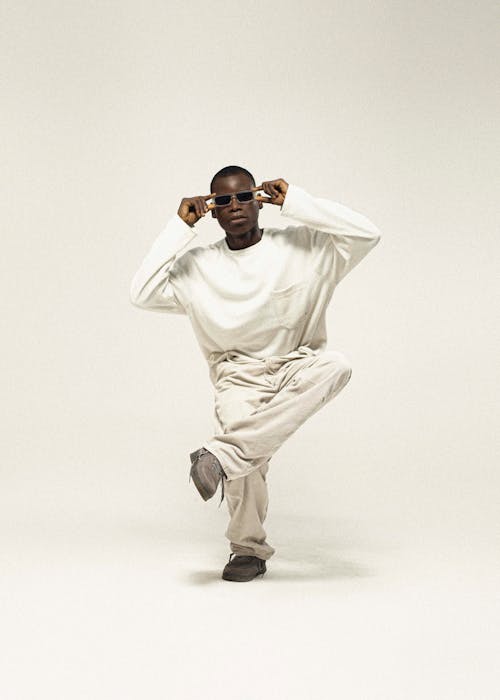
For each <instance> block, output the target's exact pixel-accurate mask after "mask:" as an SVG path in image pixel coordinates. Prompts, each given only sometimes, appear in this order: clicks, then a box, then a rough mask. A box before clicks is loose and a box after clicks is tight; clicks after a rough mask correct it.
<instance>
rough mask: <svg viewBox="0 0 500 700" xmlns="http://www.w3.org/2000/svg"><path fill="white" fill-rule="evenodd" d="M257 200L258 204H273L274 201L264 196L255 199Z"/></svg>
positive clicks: (257, 196)
mask: <svg viewBox="0 0 500 700" xmlns="http://www.w3.org/2000/svg"><path fill="white" fill-rule="evenodd" d="M255 200H256V201H257V202H270V203H271V204H272V199H271V197H263V196H262V195H260V194H258V195H256V197H255Z"/></svg>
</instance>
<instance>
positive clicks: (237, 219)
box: [230, 216, 247, 224]
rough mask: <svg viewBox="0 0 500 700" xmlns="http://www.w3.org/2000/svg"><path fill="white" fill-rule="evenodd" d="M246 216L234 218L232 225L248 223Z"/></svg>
mask: <svg viewBox="0 0 500 700" xmlns="http://www.w3.org/2000/svg"><path fill="white" fill-rule="evenodd" d="M246 218H247V217H246V216H232V217H231V219H230V221H231V223H232V224H237V223H239V222H240V221H246Z"/></svg>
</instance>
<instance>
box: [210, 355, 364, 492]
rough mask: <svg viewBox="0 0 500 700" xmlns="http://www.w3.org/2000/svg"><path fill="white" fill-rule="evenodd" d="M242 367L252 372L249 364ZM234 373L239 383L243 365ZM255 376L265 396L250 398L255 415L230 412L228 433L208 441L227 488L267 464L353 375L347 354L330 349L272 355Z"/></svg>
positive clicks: (235, 379) (233, 371) (226, 427)
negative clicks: (233, 481)
mask: <svg viewBox="0 0 500 700" xmlns="http://www.w3.org/2000/svg"><path fill="white" fill-rule="evenodd" d="M263 366H264V370H263V369H262V367H263ZM242 371H244V372H247V373H248V372H249V370H248V365H244V369H243V370H242ZM231 373H232V375H233V376H232V377H231V374H230V375H229V376H228V379H231V378H232V381H237V378H238V373H239V369H238V367H236V369H235V367H234V366H231ZM250 376H251V381H254V380H255V381H256V382H257V383H258V385H259V386H260V387H262V396H264V397H265V400H264V401H260V402H257V403H256V402H252V400H251V399H250V400H249V402H248V405H250V406H252V408H253V411H252V412H251V413H248V412H246V415H244V416H241V414H237V413H235V414H234V415H235V417H234V419H233V418H232V415H231V416H229V418H228V422H227V423H226V426H225V431H224V433H223V434H218V435H217V434H216V435H214V436H213V437H212V438H211V439H209V440H208V441H206V442H205V443H204V445H203V446H204V447H205V448H206V449H207V450H209V451H210V452H212V453H213V454H214V455H215V456H216V457H217V459H218V460H219V462H220V463H221V465H222V467H223V469H224V471H225V473H226V474H227V481H226V488H227V486H229V484H230V482H231V481H232V480H238V479H240V478H241V477H246V476H248V475H250V474H251V473H252V472H253V471H255V470H258V469H260V468H261V467H262V466H263V465H265V464H267V463H268V461H269V459H270V458H271V457H272V455H273V454H274V453H275V452H276V450H277V449H278V448H279V447H280V446H281V445H282V444H283V443H284V442H285V440H286V439H287V438H288V437H290V435H292V434H293V433H294V432H295V431H296V430H297V428H299V426H300V425H302V424H303V423H304V422H305V421H306V420H307V418H309V417H310V416H312V415H313V414H314V413H316V411H318V410H319V409H320V408H321V407H322V406H324V405H325V404H326V403H327V402H328V401H330V400H331V399H333V398H334V397H335V396H337V394H338V393H339V392H340V391H341V390H342V389H343V388H344V387H345V385H346V384H347V383H348V381H349V379H350V377H351V366H350V362H349V361H348V359H347V358H346V357H345V356H344V355H343V354H342V353H341V352H338V351H335V350H325V351H323V352H320V353H319V354H312V355H310V354H307V355H306V356H302V357H296V358H293V359H288V358H286V357H283V358H280V357H277V358H268V359H266V360H265V361H264V365H262V364H260V365H259V364H256V365H255V369H252V370H251V372H250ZM233 391H234V390H233ZM233 405H234V406H237V405H238V392H236V393H235V394H233Z"/></svg>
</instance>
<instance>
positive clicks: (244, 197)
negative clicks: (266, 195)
mask: <svg viewBox="0 0 500 700" xmlns="http://www.w3.org/2000/svg"><path fill="white" fill-rule="evenodd" d="M236 196H237V197H238V199H239V201H240V202H249V201H250V200H251V199H253V192H238V194H237V195H236Z"/></svg>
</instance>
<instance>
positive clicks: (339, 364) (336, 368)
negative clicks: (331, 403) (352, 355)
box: [325, 350, 352, 384]
mask: <svg viewBox="0 0 500 700" xmlns="http://www.w3.org/2000/svg"><path fill="white" fill-rule="evenodd" d="M325 355H328V362H329V363H330V366H331V368H332V373H333V374H336V375H337V376H338V377H339V378H340V379H341V381H342V382H343V383H344V384H347V382H348V381H349V380H350V378H351V375H352V365H351V362H350V360H349V358H347V357H346V356H345V355H344V354H343V353H341V352H337V351H336V350H328V351H327V352H325Z"/></svg>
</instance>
